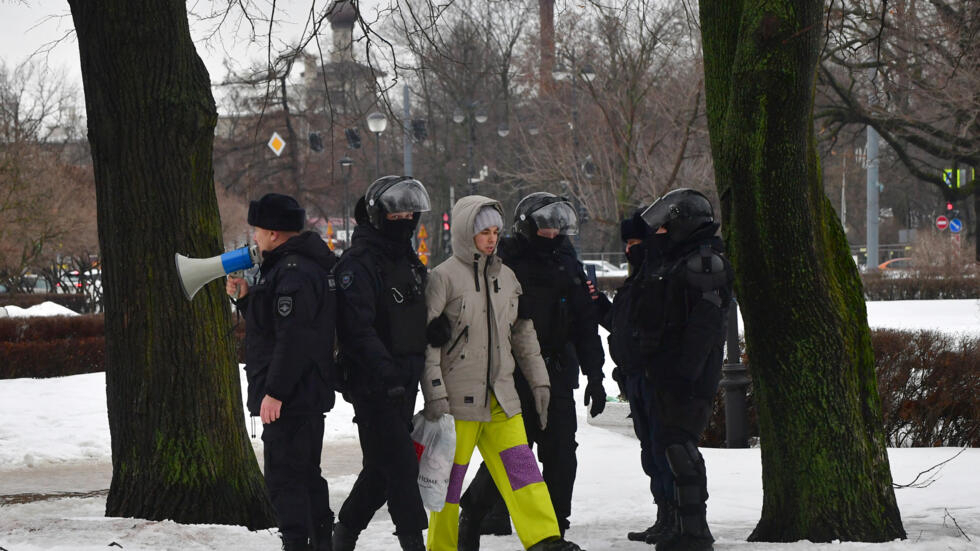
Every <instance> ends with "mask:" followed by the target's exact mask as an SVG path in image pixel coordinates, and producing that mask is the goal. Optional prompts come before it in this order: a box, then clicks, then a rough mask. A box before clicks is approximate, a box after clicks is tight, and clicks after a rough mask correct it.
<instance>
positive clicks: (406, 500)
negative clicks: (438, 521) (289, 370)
mask: <svg viewBox="0 0 980 551" xmlns="http://www.w3.org/2000/svg"><path fill="white" fill-rule="evenodd" d="M415 394H416V393H415V392H407V393H406V394H405V397H404V399H403V400H400V401H394V402H392V401H388V400H384V399H380V398H358V397H354V400H353V401H354V422H355V423H357V434H358V437H359V438H360V441H361V452H362V453H363V455H364V459H363V463H362V469H361V473H360V474H359V475H358V476H357V481H356V482H354V487H353V488H351V491H350V495H349V496H347V500H346V501H344V505H343V507H341V508H340V515H339V520H340V522H341V523H342V524H343V525H344V526H345V527H346V528H347V529H348V530H351V531H352V532H354V533H358V532H361V531H362V530H364V529H365V528H366V527H367V525H368V523H369V522H371V518H372V517H373V516H374V513H375V512H376V511H377V510H378V509H380V508H381V506H382V505H384V504H385V501H387V502H388V512H389V513H390V514H391V520H392V522H393V523H394V524H395V532H396V533H397V534H409V533H412V532H417V531H421V530H423V529H425V527H426V526H428V517H427V516H426V514H425V509H424V508H423V506H422V496H421V495H420V494H419V486H418V475H419V463H418V457H417V456H416V455H415V445H414V444H413V443H412V437H411V433H412V412H413V409H414V407H415Z"/></svg>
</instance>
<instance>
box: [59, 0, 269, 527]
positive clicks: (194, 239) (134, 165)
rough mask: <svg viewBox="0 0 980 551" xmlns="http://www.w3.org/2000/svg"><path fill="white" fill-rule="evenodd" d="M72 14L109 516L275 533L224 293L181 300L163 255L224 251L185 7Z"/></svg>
mask: <svg viewBox="0 0 980 551" xmlns="http://www.w3.org/2000/svg"><path fill="white" fill-rule="evenodd" d="M69 4H70V6H71V12H72V17H73V19H74V23H75V30H76V33H77V36H78V45H79V52H80V56H81V66H82V67H81V68H82V81H83V84H84V89H85V102H86V110H87V117H88V137H89V141H90V143H91V146H92V160H93V164H94V169H95V185H96V196H97V201H98V228H99V245H100V248H101V252H102V257H103V285H104V293H105V294H104V299H105V301H104V305H105V326H106V398H107V402H108V410H109V429H110V432H111V436H112V484H111V487H110V489H109V496H108V499H107V504H106V514H107V515H109V516H124V517H139V518H146V519H154V520H159V519H172V520H175V521H178V522H187V523H220V524H240V525H245V526H248V527H250V528H265V527H269V526H272V525H274V521H273V516H272V510H271V506H270V504H269V500H268V497H267V495H266V491H265V485H264V483H263V480H262V476H261V473H260V472H259V469H258V463H257V462H256V459H255V454H254V452H253V450H252V448H251V445H250V443H249V440H248V435H247V433H246V430H245V419H244V414H243V410H242V398H241V388H240V383H239V375H238V369H237V364H236V363H235V360H234V358H235V355H234V350H233V345H232V341H231V339H230V335H229V330H230V328H231V317H230V313H229V309H228V304H227V299H226V298H225V297H224V296H223V288H222V287H220V286H219V285H217V284H212V285H209V286H208V287H207V288H206V289H204V290H202V291H201V292H200V293H199V294H198V295H197V296H196V297H195V299H194V301H193V302H188V301H187V300H186V299H185V298H184V296H183V295H182V292H181V289H180V285H179V283H178V279H177V274H176V271H175V269H174V261H173V255H174V253H175V252H178V251H179V252H182V253H185V254H189V255H190V256H197V257H201V256H212V255H215V254H218V253H220V252H221V251H222V244H221V224H220V220H219V217H218V207H217V200H216V198H215V194H214V187H213V173H212V159H211V155H212V145H213V139H214V126H215V122H216V120H217V112H216V110H215V105H214V98H213V97H212V95H211V88H210V82H209V77H208V73H207V70H206V69H205V67H204V64H203V62H202V61H201V59H200V58H199V57H198V55H197V53H196V51H195V50H194V45H193V43H192V41H191V36H190V30H189V27H188V21H187V12H186V6H185V4H184V2H180V1H176V0H167V1H161V2H130V1H128V0H102V1H82V0H70V1H69ZM93 398H94V399H98V397H93Z"/></svg>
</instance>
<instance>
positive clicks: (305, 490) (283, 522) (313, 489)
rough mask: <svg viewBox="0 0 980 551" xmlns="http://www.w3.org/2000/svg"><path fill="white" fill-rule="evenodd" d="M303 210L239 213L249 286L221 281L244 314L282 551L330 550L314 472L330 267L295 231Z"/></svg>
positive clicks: (329, 370)
mask: <svg viewBox="0 0 980 551" xmlns="http://www.w3.org/2000/svg"><path fill="white" fill-rule="evenodd" d="M305 220H306V212H305V211H304V210H303V209H302V208H300V206H299V204H298V203H297V202H296V200H295V199H293V198H292V197H290V196H288V195H281V194H278V193H269V194H266V195H265V196H263V197H262V198H261V199H259V200H258V201H252V202H251V203H250V204H249V208H248V223H249V224H250V225H252V226H254V227H255V243H256V244H257V246H258V248H259V252H260V253H261V254H262V263H261V265H260V266H259V280H258V282H257V284H256V285H254V286H253V287H252V288H251V289H249V286H248V284H247V283H246V282H245V280H244V279H242V278H237V277H229V278H228V281H227V284H226V290H227V292H228V294H229V295H232V296H236V297H239V298H238V300H237V305H238V309H239V311H240V312H243V313H244V315H245V344H246V346H245V374H246V376H247V378H248V399H247V403H248V410H249V412H250V413H251V414H252V415H254V416H260V417H261V418H262V423H263V424H264V425H263V431H262V442H263V443H264V452H263V454H264V459H265V480H266V486H267V487H268V490H269V497H270V498H271V500H272V506H273V508H274V509H275V512H276V520H277V523H278V524H279V530H280V532H281V534H282V539H283V549H286V550H288V551H292V550H297V551H298V550H306V549H313V548H314V547H311V546H310V540H311V539H312V542H313V545H314V546H315V549H317V551H329V549H330V529H331V526H332V525H333V512H331V510H330V501H329V494H328V492H327V481H326V480H324V479H323V477H322V476H321V474H320V452H321V449H322V446H323V414H324V413H325V412H326V411H329V410H330V408H332V407H333V404H334V392H333V390H332V383H331V379H332V378H333V373H334V365H333V350H334V322H335V319H336V298H335V296H334V290H333V288H332V286H331V285H330V284H331V281H332V280H331V279H330V271H331V269H333V267H334V265H335V264H336V263H337V257H336V256H334V254H333V251H331V250H330V249H329V248H328V247H327V246H326V244H324V242H323V239H321V238H320V236H319V235H317V234H315V233H312V232H303V233H300V232H301V230H302V229H303V225H304V224H305Z"/></svg>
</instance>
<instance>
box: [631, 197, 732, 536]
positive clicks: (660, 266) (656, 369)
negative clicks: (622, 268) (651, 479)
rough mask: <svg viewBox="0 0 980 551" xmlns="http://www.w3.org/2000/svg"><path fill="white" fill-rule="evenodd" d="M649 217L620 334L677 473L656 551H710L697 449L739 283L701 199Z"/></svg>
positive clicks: (655, 207)
mask: <svg viewBox="0 0 980 551" xmlns="http://www.w3.org/2000/svg"><path fill="white" fill-rule="evenodd" d="M641 217H642V219H643V221H644V222H645V223H646V225H647V226H648V228H649V229H648V230H647V232H648V233H647V237H646V238H645V239H644V241H643V243H642V245H641V251H642V252H643V253H644V254H643V256H644V260H643V263H642V265H641V267H640V270H639V273H638V274H637V275H636V276H635V279H634V280H633V281H632V284H631V285H632V290H631V293H632V298H633V301H632V304H631V305H630V306H629V308H630V311H629V314H628V316H627V327H619V326H617V327H615V331H616V332H617V333H621V332H622V331H627V334H629V335H630V338H631V340H632V345H631V348H632V358H633V359H634V360H636V361H637V362H638V363H639V365H642V367H643V370H644V376H645V378H646V380H647V381H648V384H649V386H647V387H646V388H645V389H642V390H645V392H646V395H647V396H648V397H649V398H650V401H649V403H645V404H644V405H645V406H646V407H650V408H652V414H651V415H650V418H651V419H652V420H653V421H654V422H653V426H652V431H653V438H652V444H653V448H654V449H653V456H654V458H656V459H657V460H660V461H665V462H666V465H667V467H668V469H669V473H666V474H667V476H666V477H665V478H666V480H665V481H664V484H665V487H667V488H670V489H671V491H669V492H666V494H667V495H666V496H665V498H666V500H667V501H668V502H669V507H668V509H669V510H670V511H671V512H672V517H673V518H672V520H673V529H672V530H670V532H669V533H667V534H663V535H662V537H660V538H658V541H657V550H658V551H673V550H684V551H690V550H695V551H698V550H709V549H712V543H713V541H714V538H713V537H712V535H711V531H710V530H709V528H708V523H707V519H706V516H705V513H706V501H707V499H708V490H707V476H706V471H705V465H704V459H703V458H702V456H701V453H700V452H699V451H698V448H697V443H698V441H699V440H700V438H701V433H702V432H703V431H704V429H705V427H706V426H707V424H708V420H709V418H710V416H711V403H712V400H713V398H714V396H715V393H716V392H717V390H718V382H719V380H720V378H721V365H722V345H723V342H724V337H725V325H726V320H727V311H728V308H729V305H730V304H731V298H732V281H733V280H734V276H733V272H732V269H731V265H730V264H729V263H728V261H727V260H726V259H725V257H724V255H723V245H722V241H721V239H720V238H719V237H718V236H717V235H716V233H717V231H718V224H717V223H716V222H715V220H714V213H713V210H712V207H711V203H710V202H709V201H708V199H707V198H706V197H705V196H704V195H702V194H701V193H699V192H697V191H695V190H693V189H687V188H684V189H676V190H673V191H671V192H669V193H667V194H666V195H664V196H663V197H661V198H660V199H658V200H657V201H656V202H654V203H653V204H652V205H650V207H649V208H647V209H646V210H644V211H643V213H642V215H641ZM631 249H632V248H631ZM639 252H640V251H637V253H639ZM661 458H662V459H661Z"/></svg>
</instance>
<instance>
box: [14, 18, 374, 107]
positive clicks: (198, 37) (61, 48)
mask: <svg viewBox="0 0 980 551" xmlns="http://www.w3.org/2000/svg"><path fill="white" fill-rule="evenodd" d="M332 2H333V0H313V6H314V8H315V9H316V10H317V11H322V9H323V8H325V7H326V6H328V5H330V4H331V3H332ZM247 3H248V4H249V5H250V6H251V8H250V9H253V10H256V11H258V12H262V13H265V14H266V15H267V14H268V10H269V6H270V5H271V2H269V1H268V0H248V2H247ZM226 4H227V3H226V2H220V1H215V2H211V1H210V0H199V1H198V2H194V1H191V2H188V10H190V11H191V12H192V13H194V14H200V16H203V15H206V10H209V9H211V8H212V6H222V5H226ZM373 4H375V1H362V2H361V9H362V11H363V13H364V17H365V18H368V17H369V15H368V13H367V9H368V8H367V6H371V5H373ZM310 7H311V0H278V1H277V3H276V10H277V11H276V19H277V21H280V22H281V23H280V24H279V25H278V27H277V29H276V30H275V31H274V34H275V36H276V37H277V38H278V42H274V49H275V47H276V46H281V45H283V44H284V43H285V42H286V41H295V40H297V39H298V38H299V36H300V35H301V34H302V32H303V23H304V22H305V20H306V17H307V15H308V13H309V10H310ZM190 20H191V32H192V34H193V36H194V40H195V42H196V44H197V51H198V54H199V55H200V56H201V58H202V59H203V60H204V63H205V65H207V68H208V72H209V73H210V74H211V81H212V82H218V81H220V80H221V79H222V78H224V76H225V69H224V67H223V64H222V63H223V61H224V59H226V58H229V57H231V58H232V59H234V60H235V62H236V63H237V64H238V65H239V66H247V65H248V64H249V62H251V61H260V62H261V61H264V60H265V58H266V50H265V47H266V43H265V42H264V41H263V42H262V44H254V43H253V44H250V43H249V28H248V25H247V24H246V23H244V21H243V20H241V18H236V17H232V18H230V19H228V20H226V21H225V22H224V23H223V25H222V27H221V29H220V32H219V33H217V35H213V36H212V37H211V38H210V39H208V40H205V37H207V36H209V35H212V31H213V29H214V27H215V22H214V21H208V20H205V19H202V17H195V16H194V15H192V16H191V17H190ZM73 29H74V27H73V23H72V19H71V14H70V13H69V11H68V3H67V2H66V1H65V0H0V59H2V60H3V61H4V63H5V64H6V65H7V67H8V68H12V67H13V66H14V65H16V64H18V63H20V62H22V61H24V60H25V59H27V58H28V56H30V55H32V54H34V53H35V52H44V51H46V55H47V56H48V60H49V63H50V65H51V67H52V68H53V69H64V70H65V72H66V73H67V74H68V76H69V78H71V79H72V80H74V81H75V82H77V84H78V85H79V88H81V71H80V69H79V61H78V43H77V42H76V41H75V36H74V30H73ZM267 30H268V23H265V24H264V25H262V27H261V29H260V32H262V33H265V32H267ZM324 34H325V38H326V39H327V40H328V41H329V39H330V34H329V31H326V32H325V33H324ZM59 39H63V40H61V42H60V43H58V44H54V43H55V42H56V41H58V40H59ZM322 46H323V48H324V52H326V51H329V49H330V46H329V43H324V44H322ZM39 55H41V54H39Z"/></svg>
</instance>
